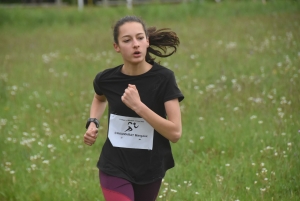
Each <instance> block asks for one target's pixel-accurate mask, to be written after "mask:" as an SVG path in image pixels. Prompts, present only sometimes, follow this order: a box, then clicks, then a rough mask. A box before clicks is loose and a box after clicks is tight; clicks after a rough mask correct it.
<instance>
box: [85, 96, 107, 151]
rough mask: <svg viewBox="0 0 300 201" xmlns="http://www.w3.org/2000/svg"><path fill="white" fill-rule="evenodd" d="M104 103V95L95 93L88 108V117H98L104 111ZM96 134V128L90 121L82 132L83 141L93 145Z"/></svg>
mask: <svg viewBox="0 0 300 201" xmlns="http://www.w3.org/2000/svg"><path fill="white" fill-rule="evenodd" d="M106 103H107V102H106V97H105V96H104V95H102V96H99V95H97V94H95V95H94V98H93V101H92V105H91V109H90V118H97V119H100V117H101V116H102V114H103V113H104V111H105V108H106ZM97 135H98V128H97V127H96V125H95V124H94V123H93V122H91V123H90V125H89V127H88V129H87V130H86V132H85V134H84V143H85V144H87V145H89V146H91V145H93V144H94V143H95V141H96V139H97Z"/></svg>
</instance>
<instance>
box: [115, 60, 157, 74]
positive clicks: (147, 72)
mask: <svg viewBox="0 0 300 201" xmlns="http://www.w3.org/2000/svg"><path fill="white" fill-rule="evenodd" d="M150 64H151V63H150ZM123 65H124V64H121V65H119V67H118V72H119V74H121V75H122V76H125V77H141V76H145V75H147V74H149V73H150V72H151V71H153V69H154V66H155V65H156V63H155V62H153V63H152V64H151V65H152V67H151V68H150V69H149V70H148V71H146V72H144V73H142V74H140V75H126V74H124V73H122V71H121V70H122V67H123Z"/></svg>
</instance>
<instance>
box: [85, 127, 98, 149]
mask: <svg viewBox="0 0 300 201" xmlns="http://www.w3.org/2000/svg"><path fill="white" fill-rule="evenodd" d="M97 136H98V129H97V128H96V127H95V126H90V127H89V128H88V129H87V131H86V133H85V134H84V136H83V139H84V143H85V144H87V145H89V146H92V145H93V144H94V143H95V141H96V139H97Z"/></svg>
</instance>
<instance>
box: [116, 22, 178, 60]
mask: <svg viewBox="0 0 300 201" xmlns="http://www.w3.org/2000/svg"><path fill="white" fill-rule="evenodd" d="M127 22H138V23H140V24H141V25H142V26H143V29H144V31H145V34H146V36H147V37H148V38H149V47H148V49H147V53H146V58H145V59H146V61H147V62H148V63H152V62H153V61H154V60H155V58H152V57H151V55H150V53H151V54H154V55H155V56H158V57H168V56H171V55H172V54H174V53H175V52H176V50H177V46H178V45H179V43H180V41H179V38H178V36H177V34H176V33H175V32H174V31H172V30H170V29H168V28H164V29H156V27H149V28H148V29H147V28H146V25H145V23H144V22H143V21H142V20H141V19H140V18H138V17H136V16H125V17H123V18H121V19H120V20H119V21H117V22H116V24H115V26H114V28H113V37H114V42H115V43H116V44H119V41H118V36H119V28H120V26H122V25H123V24H125V23H127ZM169 48H171V51H170V52H168V50H169Z"/></svg>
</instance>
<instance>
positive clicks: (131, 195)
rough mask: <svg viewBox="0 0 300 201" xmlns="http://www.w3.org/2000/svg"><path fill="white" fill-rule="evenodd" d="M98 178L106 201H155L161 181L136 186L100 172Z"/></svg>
mask: <svg viewBox="0 0 300 201" xmlns="http://www.w3.org/2000/svg"><path fill="white" fill-rule="evenodd" d="M99 178H100V185H101V189H102V192H103V195H104V198H105V200H106V201H155V199H156V197H157V195H158V192H159V188H160V185H161V181H162V180H161V179H159V180H157V181H155V182H153V183H150V184H144V185H138V184H134V183H131V182H129V181H127V180H125V179H122V178H119V177H114V176H110V175H108V174H105V173H103V172H101V171H99Z"/></svg>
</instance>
